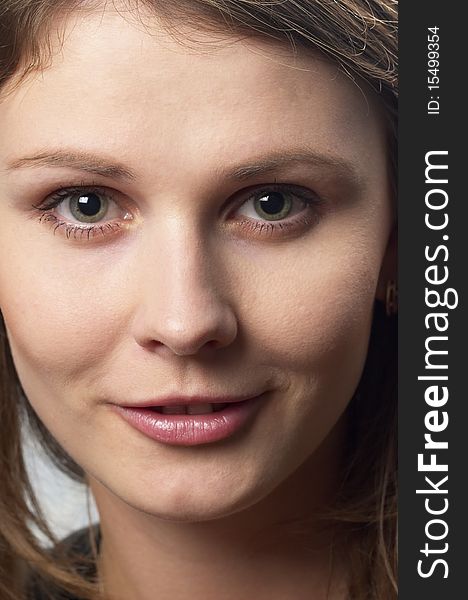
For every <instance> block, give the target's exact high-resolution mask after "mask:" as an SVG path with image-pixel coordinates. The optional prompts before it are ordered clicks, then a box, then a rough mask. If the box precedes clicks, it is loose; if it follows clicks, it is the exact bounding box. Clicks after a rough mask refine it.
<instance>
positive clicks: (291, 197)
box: [233, 183, 324, 236]
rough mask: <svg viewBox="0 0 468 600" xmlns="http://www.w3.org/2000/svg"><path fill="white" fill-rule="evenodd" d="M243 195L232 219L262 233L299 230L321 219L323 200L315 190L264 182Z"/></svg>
mask: <svg viewBox="0 0 468 600" xmlns="http://www.w3.org/2000/svg"><path fill="white" fill-rule="evenodd" d="M241 196H243V198H242V199H244V201H243V202H242V204H240V205H238V208H237V209H236V211H235V213H234V216H233V219H234V221H235V222H236V223H237V224H238V225H239V226H241V227H243V228H246V229H247V230H248V231H250V232H253V233H256V234H259V235H265V234H267V235H270V236H272V235H280V236H281V235H286V236H287V235H291V234H294V233H297V234H299V233H301V232H303V231H304V230H306V229H307V228H309V227H311V226H312V225H313V224H315V223H316V222H318V220H319V218H320V215H321V211H322V208H323V204H324V201H323V199H322V198H321V197H319V196H318V195H317V194H316V193H315V192H313V191H311V190H309V189H307V188H305V187H302V186H298V185H291V184H277V183H274V184H270V185H263V186H259V187H256V188H254V189H249V190H246V191H245V192H243V193H242V194H241Z"/></svg>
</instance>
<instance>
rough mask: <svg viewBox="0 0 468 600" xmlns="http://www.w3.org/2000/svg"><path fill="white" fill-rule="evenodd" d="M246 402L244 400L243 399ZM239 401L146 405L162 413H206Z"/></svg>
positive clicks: (217, 410)
mask: <svg viewBox="0 0 468 600" xmlns="http://www.w3.org/2000/svg"><path fill="white" fill-rule="evenodd" d="M244 402H246V400H244ZM233 404H239V402H233V403H229V402H219V403H218V402H214V403H205V404H173V405H161V406H148V407H147V408H149V410H152V411H153V412H157V413H160V414H162V415H207V414H210V413H213V412H220V411H222V410H223V409H225V408H227V407H228V406H231V405H233Z"/></svg>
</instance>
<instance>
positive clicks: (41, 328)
mask: <svg viewBox="0 0 468 600" xmlns="http://www.w3.org/2000/svg"><path fill="white" fill-rule="evenodd" d="M12 242H13V241H12ZM24 242H25V244H24V246H23V245H22V246H21V247H18V248H16V249H15V247H14V245H13V243H12V245H10V247H9V254H8V255H9V258H10V260H9V261H8V262H7V261H0V308H1V310H2V314H3V317H4V320H5V325H6V329H7V334H8V338H9V341H10V346H11V349H12V354H13V358H14V360H15V365H16V368H17V371H18V374H19V376H20V379H21V381H22V383H23V387H25V391H26V387H30V388H32V390H34V391H33V394H32V398H34V397H35V396H36V395H37V394H36V390H37V389H41V388H42V387H46V388H47V389H48V390H49V391H53V390H54V388H56V389H57V391H58V390H59V389H60V388H61V389H62V390H63V389H70V386H71V385H73V383H74V382H77V381H79V379H80V377H82V376H83V373H84V372H87V371H89V370H92V369H93V366H94V365H96V364H98V363H99V362H100V361H102V359H103V357H104V356H106V354H108V352H109V349H110V347H111V345H112V344H113V343H114V336H115V331H116V330H117V322H120V321H121V318H120V317H119V313H118V310H117V306H116V299H115V294H113V289H114V288H113V287H112V286H110V281H109V279H108V278H104V279H103V274H104V273H105V272H106V269H104V268H102V267H103V265H102V263H101V265H100V266H101V269H99V270H98V269H96V268H95V267H97V264H95V261H93V259H92V258H91V257H88V260H79V261H77V260H76V258H75V259H73V257H72V256H71V255H70V256H69V257H68V256H67V252H66V251H63V252H62V253H63V256H60V253H59V252H57V255H56V256H54V255H53V254H52V253H51V251H50V241H49V243H48V245H49V248H48V251H46V250H45V249H44V248H43V246H42V243H41V241H38V240H36V243H31V242H28V241H26V240H25V241H24ZM93 273H95V274H93ZM98 273H99V274H98ZM108 284H109V285H108ZM109 287H110V292H109ZM28 384H29V385H28ZM64 386H65V387H64Z"/></svg>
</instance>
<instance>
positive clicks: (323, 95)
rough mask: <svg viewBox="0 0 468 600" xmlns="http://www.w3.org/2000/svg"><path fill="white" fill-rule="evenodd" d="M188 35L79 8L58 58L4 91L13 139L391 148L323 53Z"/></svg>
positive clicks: (174, 152)
mask: <svg viewBox="0 0 468 600" xmlns="http://www.w3.org/2000/svg"><path fill="white" fill-rule="evenodd" d="M149 21H150V22H151V27H148V22H149ZM187 38H190V40H191V43H189V44H187V43H180V41H178V40H177V39H175V38H174V37H173V36H171V35H170V34H169V33H168V32H167V30H166V29H164V28H163V27H162V26H159V25H158V21H157V18H156V17H155V16H149V15H148V17H147V18H146V19H145V22H143V21H138V20H137V19H134V18H133V17H128V16H122V14H120V13H118V12H117V11H115V10H110V9H109V10H105V11H100V12H95V13H92V12H90V13H87V14H74V15H71V16H70V17H69V18H68V19H67V21H66V23H65V33H64V36H63V40H62V41H63V43H62V41H61V42H60V44H58V43H57V47H56V48H55V51H54V53H53V59H52V61H51V64H50V65H48V66H47V68H45V69H44V70H43V71H41V72H37V73H33V74H31V75H30V76H29V77H28V78H27V79H26V80H25V81H24V82H22V83H21V84H20V85H19V86H18V88H17V89H16V90H15V91H14V93H13V94H11V95H8V96H6V98H5V99H4V100H3V102H1V103H0V126H1V128H2V131H3V132H4V140H5V144H10V148H11V147H12V146H11V140H15V146H16V149H17V150H21V151H24V152H29V151H32V150H40V149H45V148H48V147H50V146H62V145H65V144H66V145H70V144H73V145H76V146H78V147H83V146H85V147H86V149H87V150H89V151H93V150H96V151H98V150H102V146H103V144H104V145H105V146H106V150H107V151H108V152H110V153H113V152H116V153H118V154H119V156H121V157H123V158H125V157H126V156H127V155H128V158H129V160H131V159H132V157H133V158H134V157H135V156H141V155H142V153H144V155H145V156H148V155H151V153H154V156H155V157H157V156H161V154H164V156H165V157H166V159H171V160H174V161H177V160H180V157H181V155H183V156H185V157H187V160H189V157H191V156H193V155H195V154H197V155H200V153H206V154H205V156H210V155H215V156H216V157H217V158H218V159H220V160H221V159H226V160H231V159H233V158H234V155H242V154H243V153H245V152H248V153H249V154H252V151H253V150H256V151H258V152H259V153H261V152H263V151H265V150H269V149H271V148H272V147H273V148H278V149H279V148H281V147H282V146H284V145H287V146H292V145H307V146H311V145H312V146H313V147H314V146H317V147H320V149H321V150H322V151H326V152H327V153H329V154H330V155H334V154H337V153H338V154H339V155H341V156H344V157H346V158H348V160H350V161H353V162H357V163H359V162H361V163H362V164H367V165H369V164H370V165H372V164H373V163H375V161H376V160H377V159H378V158H379V155H383V153H384V147H385V146H384V144H383V143H382V139H383V127H382V125H381V122H380V118H379V116H378V114H377V110H376V109H375V107H374V106H373V105H372V102H369V99H368V98H367V97H366V96H365V95H364V93H363V92H362V90H361V89H360V88H359V86H358V85H357V84H355V83H354V82H352V81H351V80H350V79H349V78H348V77H346V76H345V75H344V74H342V73H341V72H340V70H339V69H338V67H337V66H336V65H334V64H332V63H330V62H328V61H325V60H324V59H323V58H322V57H321V56H320V55H319V54H315V55H314V54H313V53H310V52H309V53H308V54H305V53H304V54H303V53H301V52H299V53H293V51H292V50H291V49H290V48H288V47H286V46H282V45H280V44H276V43H271V42H266V41H261V40H259V39H258V38H257V39H251V38H249V39H245V38H244V39H239V38H236V37H234V36H232V35H229V34H228V33H225V34H219V35H218V34H217V35H214V34H211V35H210V34H208V33H201V32H198V33H197V32H194V31H193V29H191V30H190V31H189V30H187ZM7 140H9V141H7ZM143 146H144V148H143ZM3 150H5V146H4V148H3ZM377 150H378V152H377ZM380 158H382V156H380ZM381 162H382V161H381Z"/></svg>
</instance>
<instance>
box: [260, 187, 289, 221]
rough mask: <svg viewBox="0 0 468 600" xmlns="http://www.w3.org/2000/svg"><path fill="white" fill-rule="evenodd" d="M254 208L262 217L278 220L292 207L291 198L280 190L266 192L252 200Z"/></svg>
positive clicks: (268, 219)
mask: <svg viewBox="0 0 468 600" xmlns="http://www.w3.org/2000/svg"><path fill="white" fill-rule="evenodd" d="M254 206H255V210H256V211H257V213H258V215H259V216H260V217H262V219H266V220H267V221H280V220H281V219H285V218H286V217H287V216H288V215H289V213H290V211H291V207H292V200H291V198H290V197H289V196H287V195H285V194H284V193H281V192H268V193H266V194H263V195H262V196H260V197H259V198H256V199H255V201H254Z"/></svg>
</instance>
